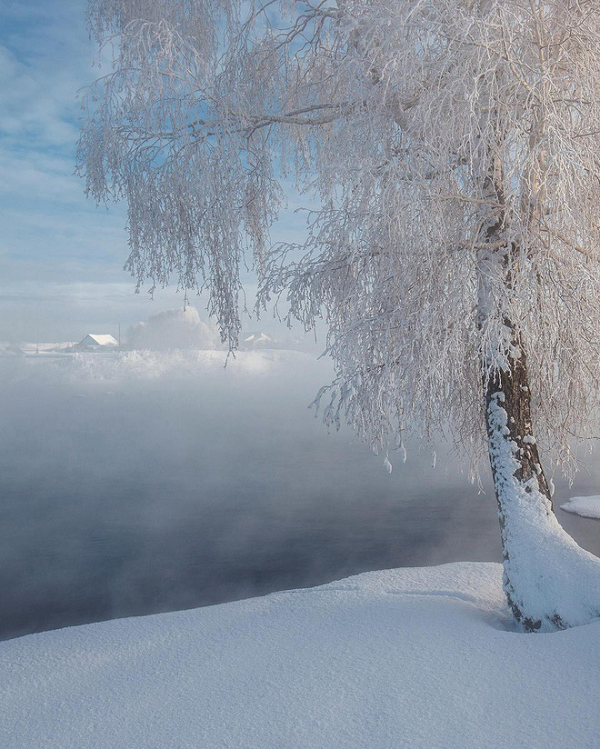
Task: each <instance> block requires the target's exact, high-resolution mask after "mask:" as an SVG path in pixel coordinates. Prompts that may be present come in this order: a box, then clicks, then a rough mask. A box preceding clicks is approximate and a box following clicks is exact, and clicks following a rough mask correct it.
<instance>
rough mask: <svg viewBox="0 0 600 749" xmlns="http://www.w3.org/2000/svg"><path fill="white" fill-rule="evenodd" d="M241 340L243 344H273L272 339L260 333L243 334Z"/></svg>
mask: <svg viewBox="0 0 600 749" xmlns="http://www.w3.org/2000/svg"><path fill="white" fill-rule="evenodd" d="M242 340H243V342H244V343H275V339H274V338H272V337H271V336H269V335H267V334H266V333H263V332H262V331H259V332H257V333H243V334H242Z"/></svg>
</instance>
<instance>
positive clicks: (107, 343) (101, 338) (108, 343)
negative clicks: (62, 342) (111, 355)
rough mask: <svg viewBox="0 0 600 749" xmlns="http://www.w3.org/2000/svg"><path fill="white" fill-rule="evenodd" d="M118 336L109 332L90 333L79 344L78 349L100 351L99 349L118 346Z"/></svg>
mask: <svg viewBox="0 0 600 749" xmlns="http://www.w3.org/2000/svg"><path fill="white" fill-rule="evenodd" d="M118 345H119V342H118V341H117V339H116V338H113V336H111V335H108V334H102V335H100V334H98V333H88V334H87V335H86V337H85V338H84V339H83V340H82V341H80V342H79V343H78V344H77V348H78V349H84V350H85V351H98V349H105V348H113V347H114V346H118Z"/></svg>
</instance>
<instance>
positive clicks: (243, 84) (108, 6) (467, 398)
mask: <svg viewBox="0 0 600 749" xmlns="http://www.w3.org/2000/svg"><path fill="white" fill-rule="evenodd" d="M89 20H90V24H91V28H92V30H93V33H94V34H95V36H96V38H97V40H98V42H99V43H100V45H101V46H102V49H103V50H104V54H106V53H107V51H108V53H109V54H112V62H113V68H112V69H111V71H110V72H109V73H108V74H107V75H105V76H104V77H102V78H100V79H99V80H98V81H97V82H96V83H95V84H94V86H92V88H91V90H90V91H89V93H88V96H87V99H86V106H87V112H88V114H87V117H86V119H85V121H84V124H83V130H82V134H81V141H80V153H79V158H80V169H81V172H82V173H84V174H85V177H86V179H87V190H88V192H89V193H90V194H91V195H93V196H94V197H95V198H96V199H98V200H105V199H107V198H116V199H120V198H124V199H126V201H127V203H128V206H129V233H130V244H131V254H130V257H129V260H128V264H127V267H128V268H129V269H130V270H131V272H132V273H133V274H134V275H135V276H136V277H137V279H138V282H139V283H140V284H142V283H143V282H144V281H145V280H147V279H150V280H151V282H152V284H167V283H169V282H171V281H173V280H175V281H176V283H177V284H178V285H179V286H180V287H182V288H184V289H191V288H195V287H198V288H203V289H204V288H206V289H208V291H209V294H210V302H209V311H210V312H211V314H215V315H216V316H217V318H218V320H219V323H220V327H221V331H222V335H223V336H224V338H225V339H228V340H229V343H230V345H231V346H232V347H235V346H236V344H237V339H238V333H239V331H240V319H239V308H240V307H239V304H238V296H239V293H240V281H239V269H240V265H241V264H242V263H243V258H244V255H245V253H246V251H247V249H248V248H250V249H252V251H253V253H254V258H255V263H256V270H257V273H258V276H259V279H260V292H259V304H260V305H267V304H268V303H269V301H270V299H271V296H273V295H277V296H280V295H284V296H285V297H286V298H287V301H288V303H289V309H290V317H294V318H297V319H298V320H300V321H301V322H302V323H303V325H304V326H305V327H306V328H307V329H310V328H312V327H313V326H314V324H315V321H316V320H317V318H320V317H321V316H324V317H325V318H326V321H327V323H328V329H329V334H328V341H327V342H328V350H329V352H330V353H331V355H332V357H333V359H334V361H335V363H336V367H337V377H336V380H335V382H334V383H333V384H332V385H331V386H330V388H329V393H328V394H327V396H325V395H324V394H322V397H326V398H327V407H326V408H325V416H326V419H328V420H329V421H332V422H337V421H338V420H339V419H340V418H341V417H342V416H345V417H346V418H347V419H348V420H349V421H350V422H351V423H352V424H353V425H354V426H355V427H356V428H357V429H358V430H359V432H360V433H361V434H362V435H363V436H365V437H367V438H368V439H369V440H370V441H371V443H372V444H373V445H374V446H375V447H376V448H379V449H383V450H386V449H387V446H388V445H389V444H390V440H391V441H392V442H393V440H394V439H397V440H401V439H402V435H403V433H404V432H405V431H406V430H409V429H411V428H419V429H420V430H421V432H422V433H423V434H424V435H426V436H429V435H431V434H432V433H434V432H435V431H436V430H440V429H442V430H444V429H446V427H447V425H450V427H451V429H452V431H453V432H454V434H455V435H457V436H458V438H460V439H459V441H460V443H461V444H462V446H463V447H464V448H465V450H466V452H467V454H468V455H470V456H471V457H473V456H476V455H477V454H478V453H479V452H480V451H481V449H482V448H483V447H484V446H485V445H486V444H487V447H488V451H489V457H490V463H491V469H492V475H493V479H494V484H495V489H496V496H497V500H498V508H499V516H500V526H501V532H502V544H503V550H504V570H505V574H504V585H505V590H506V594H507V597H508V602H509V605H510V607H511V608H512V611H513V613H514V615H515V617H516V618H517V619H518V620H519V621H520V622H522V624H523V625H524V626H525V627H526V628H527V629H531V630H536V629H543V630H548V629H553V628H562V627H567V626H572V625H576V624H581V623H584V622H586V621H589V620H591V619H593V618H595V617H598V616H600V561H599V560H598V559H597V558H596V557H594V556H592V555H591V554H589V553H588V552H586V551H584V550H582V549H581V548H580V547H578V546H577V545H576V544H575V542H574V541H573V540H572V539H571V538H570V537H569V536H568V535H567V534H566V533H564V531H563V530H562V529H561V528H560V526H559V524H558V522H557V520H556V518H555V516H554V514H553V511H552V504H551V497H550V491H549V488H548V481H547V480H546V477H545V474H544V471H543V469H542V465H541V462H540V457H539V453H538V440H539V442H540V444H541V445H542V446H543V450H544V451H547V453H548V455H551V456H553V459H556V460H557V461H560V462H563V463H564V462H567V463H568V461H569V458H570V453H569V443H570V440H571V439H572V438H573V437H579V438H583V437H589V436H590V435H591V429H592V428H593V426H594V424H595V421H596V416H597V410H596V409H597V403H598V393H599V388H600V304H599V299H600V265H599V262H600V250H599V249H598V248H599V247H600V186H599V183H600V161H599V160H600V125H599V123H600V4H599V3H597V2H596V1H595V0H321V1H319V0H314V1H311V0H244V2H241V0H202V2H200V1H199V0H90V1H89ZM286 179H289V180H291V181H293V182H294V183H295V184H296V186H297V187H298V189H300V190H304V191H307V192H308V193H310V194H311V195H313V196H316V198H317V202H318V205H319V206H320V207H319V208H317V209H316V210H313V211H311V212H310V213H309V219H308V229H307V235H306V239H305V240H304V241H303V242H302V243H301V244H300V245H279V246H276V247H274V248H273V247H271V246H270V243H269V228H270V226H271V224H272V222H273V221H274V219H275V218H276V217H277V216H278V214H279V211H280V208H281V206H282V201H283V195H284V180H286Z"/></svg>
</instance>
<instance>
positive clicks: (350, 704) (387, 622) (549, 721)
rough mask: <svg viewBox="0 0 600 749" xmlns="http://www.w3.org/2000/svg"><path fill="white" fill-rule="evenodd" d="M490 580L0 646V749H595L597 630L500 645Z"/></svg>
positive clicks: (358, 585) (276, 604)
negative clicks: (114, 748)
mask: <svg viewBox="0 0 600 749" xmlns="http://www.w3.org/2000/svg"><path fill="white" fill-rule="evenodd" d="M501 578H502V568H501V566H500V565H498V564H482V563H479V564H475V563H460V564H450V565H444V566H441V567H429V568H413V569H410V568H409V569H399V570H389V571H381V572H372V573H366V574H363V575H359V576H356V577H352V578H348V579H346V580H341V581H338V582H334V583H330V584H328V585H324V586H321V587H318V588H312V589H307V590H294V591H287V592H283V593H276V594H273V595H270V596H266V597H263V598H254V599H248V600H245V601H239V602H235V603H231V604H225V605H220V606H212V607H209V608H203V609H196V610H191V611H182V612H178V613H170V614H161V615H156V616H148V617H143V618H137V619H122V620H116V621H111V622H103V623H100V624H93V625H88V626H83V627H74V628H69V629H64V630H58V631H55V632H46V633H43V634H39V635H31V636H28V637H23V638H19V639H16V640H11V641H7V642H2V643H0V674H1V675H2V676H1V677H0V746H2V747H3V749H25V747H36V749H44V748H45V749H50V748H52V749H57V747H77V749H96V748H97V749H106V747H127V749H142V748H144V749H149V748H150V747H161V748H162V747H165V748H167V747H169V748H170V747H173V748H175V747H177V749H184V748H189V749H192V748H193V749H199V747H202V748H203V749H204V748H206V749H211V748H212V747H229V748H230V749H240V748H242V747H243V748H245V749H249V748H250V747H255V748H256V749H282V748H283V747H288V748H289V749H323V748H324V747H331V748H332V749H365V748H366V747H369V748H371V747H372V748H373V749H384V748H385V749H387V748H390V749H391V747H403V748H404V749H436V748H437V749H482V747H485V748H486V749H506V747H527V749H534V748H535V749H542V748H543V749H558V748H559V747H560V749H596V748H597V746H598V736H599V735H600V713H599V712H598V709H597V696H598V693H599V691H600V648H598V646H597V644H598V637H599V636H600V623H595V624H590V625H587V626H582V627H578V628H575V629H571V630H567V631H564V632H558V633H555V634H551V635H540V634H538V635H524V634H520V633H516V632H514V631H511V625H510V621H511V620H510V617H509V614H508V611H507V607H506V604H505V600H504V595H503V592H502V582H501Z"/></svg>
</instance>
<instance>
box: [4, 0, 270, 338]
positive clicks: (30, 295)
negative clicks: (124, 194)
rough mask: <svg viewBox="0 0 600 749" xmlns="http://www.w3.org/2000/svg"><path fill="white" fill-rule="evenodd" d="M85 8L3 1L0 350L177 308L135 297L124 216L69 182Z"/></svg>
mask: <svg viewBox="0 0 600 749" xmlns="http://www.w3.org/2000/svg"><path fill="white" fill-rule="evenodd" d="M85 10H86V1H85V0H51V1H49V0H1V2H0V341H6V340H29V341H32V340H35V338H36V337H39V340H40V341H56V340H62V341H68V340H78V339H80V338H82V337H83V336H84V335H85V333H87V332H90V331H91V332H100V333H104V332H110V333H113V334H114V333H115V332H116V330H117V327H118V325H119V323H120V324H121V326H122V327H123V328H124V329H126V327H127V326H128V325H130V324H132V323H135V322H137V321H138V320H143V319H146V318H147V317H148V316H149V315H151V314H153V313H155V312H159V311H161V310H163V309H167V308H172V307H176V306H179V305H180V304H181V303H182V301H183V300H182V297H181V295H180V294H179V295H178V294H176V293H175V291H174V290H172V289H168V290H161V291H159V292H157V294H156V295H155V299H154V301H151V300H150V299H149V297H148V295H147V294H146V293H145V292H144V291H142V292H141V294H135V293H134V283H133V279H131V277H130V276H129V275H128V274H127V273H126V272H125V271H124V270H123V263H124V262H125V259H126V257H127V235H126V232H125V230H124V227H125V223H126V216H125V208H124V206H114V205H111V206H110V208H109V209H108V210H107V208H106V207H104V206H101V207H96V206H95V205H94V203H93V201H91V200H87V199H86V198H85V196H84V193H83V183H82V180H80V179H79V178H78V177H76V176H74V174H73V171H74V166H75V151H76V143H77V138H78V121H79V117H80V114H81V110H80V106H79V102H78V100H77V91H78V90H79V89H80V88H82V87H83V86H85V85H86V84H88V83H89V82H90V81H91V80H93V78H94V77H95V75H96V73H97V72H98V69H97V68H93V62H94V60H95V53H96V50H95V47H94V44H93V43H92V42H91V41H90V40H89V37H88V33H87V28H86V22H85ZM199 306H200V305H199ZM271 326H272V323H271V321H270V320H268V321H265V322H264V323H262V324H261V327H263V328H269V327H271ZM246 327H248V328H256V327H257V324H256V323H252V322H248V324H247V326H246Z"/></svg>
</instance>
